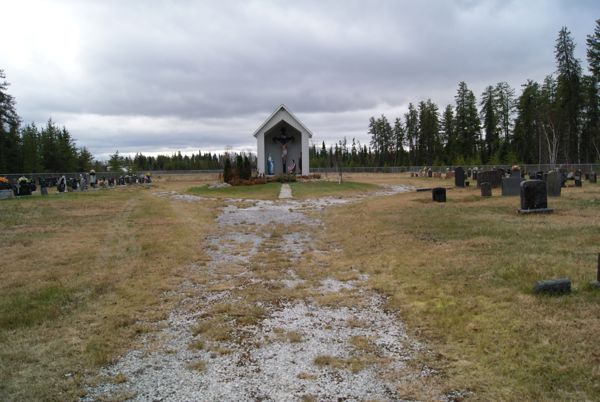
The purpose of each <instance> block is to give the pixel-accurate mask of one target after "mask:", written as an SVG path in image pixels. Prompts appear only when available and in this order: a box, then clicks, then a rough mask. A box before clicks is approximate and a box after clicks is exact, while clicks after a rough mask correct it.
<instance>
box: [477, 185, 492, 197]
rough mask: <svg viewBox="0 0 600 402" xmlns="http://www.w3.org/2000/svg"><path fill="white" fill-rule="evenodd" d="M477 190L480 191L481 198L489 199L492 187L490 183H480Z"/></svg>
mask: <svg viewBox="0 0 600 402" xmlns="http://www.w3.org/2000/svg"><path fill="white" fill-rule="evenodd" d="M479 188H480V189H481V196H482V197H491V196H492V186H491V184H490V183H487V182H485V183H481V185H480V186H479Z"/></svg>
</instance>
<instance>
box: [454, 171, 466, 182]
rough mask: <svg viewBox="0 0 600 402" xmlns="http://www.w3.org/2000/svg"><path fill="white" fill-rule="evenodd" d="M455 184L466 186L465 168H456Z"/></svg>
mask: <svg viewBox="0 0 600 402" xmlns="http://www.w3.org/2000/svg"><path fill="white" fill-rule="evenodd" d="M454 185H455V186H456V187H464V186H465V169H463V168H462V167H457V168H456V169H454Z"/></svg>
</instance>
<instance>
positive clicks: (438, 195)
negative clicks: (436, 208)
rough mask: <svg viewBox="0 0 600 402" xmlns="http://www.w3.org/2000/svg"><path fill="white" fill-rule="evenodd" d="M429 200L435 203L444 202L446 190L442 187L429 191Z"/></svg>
mask: <svg viewBox="0 0 600 402" xmlns="http://www.w3.org/2000/svg"><path fill="white" fill-rule="evenodd" d="M431 198H432V199H433V201H435V202H446V189H445V188H443V187H436V188H433V189H432V190H431Z"/></svg>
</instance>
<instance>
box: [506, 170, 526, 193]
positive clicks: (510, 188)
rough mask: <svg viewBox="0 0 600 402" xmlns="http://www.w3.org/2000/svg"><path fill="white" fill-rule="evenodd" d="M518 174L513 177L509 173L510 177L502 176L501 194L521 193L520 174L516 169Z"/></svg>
mask: <svg viewBox="0 0 600 402" xmlns="http://www.w3.org/2000/svg"><path fill="white" fill-rule="evenodd" d="M517 174H518V176H517V177H515V176H514V175H512V174H511V176H510V177H503V178H502V195H503V196H517V195H519V194H521V182H522V181H523V179H521V174H520V173H519V172H518V171H517Z"/></svg>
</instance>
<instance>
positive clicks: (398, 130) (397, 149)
mask: <svg viewBox="0 0 600 402" xmlns="http://www.w3.org/2000/svg"><path fill="white" fill-rule="evenodd" d="M404 141H405V135H404V127H403V126H402V120H400V118H399V117H397V118H396V120H395V121H394V166H399V165H402V164H404V163H405V160H404Z"/></svg>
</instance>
